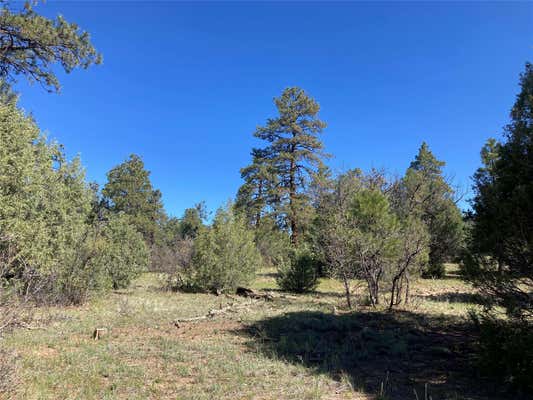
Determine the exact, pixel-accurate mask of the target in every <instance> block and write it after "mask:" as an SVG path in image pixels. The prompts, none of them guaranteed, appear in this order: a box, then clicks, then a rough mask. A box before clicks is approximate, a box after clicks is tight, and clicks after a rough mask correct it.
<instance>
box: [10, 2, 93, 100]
mask: <svg viewBox="0 0 533 400" xmlns="http://www.w3.org/2000/svg"><path fill="white" fill-rule="evenodd" d="M1 3H2V4H3V6H2V8H1V9H0V78H2V79H7V80H8V81H13V80H14V78H15V76H16V75H23V76H25V77H26V78H27V79H28V80H29V81H30V82H38V83H39V84H41V85H42V86H43V87H45V88H46V89H47V90H49V91H58V90H59V87H60V86H59V81H58V79H57V77H56V75H55V72H54V68H53V66H54V64H60V65H61V66H62V67H63V69H64V70H65V71H66V72H67V73H68V72H71V71H72V70H73V69H74V68H77V67H82V68H88V67H89V66H90V65H92V64H99V63H101V61H102V57H101V55H100V54H99V53H98V52H97V51H96V50H95V49H94V47H93V45H92V44H91V41H90V38H89V34H88V33H87V32H84V31H82V30H80V28H79V27H78V26H77V25H76V24H74V23H69V22H67V21H66V20H65V19H64V18H63V17H62V16H58V17H57V18H55V19H49V18H46V17H43V16H41V15H38V14H37V13H36V12H35V10H34V8H33V3H36V2H34V1H26V3H25V4H24V7H20V3H18V4H17V2H14V1H8V0H4V1H2V2H1Z"/></svg>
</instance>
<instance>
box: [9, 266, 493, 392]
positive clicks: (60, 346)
mask: <svg viewBox="0 0 533 400" xmlns="http://www.w3.org/2000/svg"><path fill="white" fill-rule="evenodd" d="M450 271H451V272H452V273H451V274H450V277H449V278H447V279H444V280H438V281H431V280H420V281H418V282H416V284H414V285H413V286H414V287H413V301H412V302H411V304H410V305H409V306H408V307H405V308H403V309H401V310H399V311H396V312H393V313H388V312H386V311H384V310H371V309H369V308H368V307H365V306H359V307H358V308H357V309H356V310H355V311H351V312H349V311H348V310H346V309H345V308H344V300H343V298H342V295H341V293H342V291H341V287H340V285H339V284H338V283H337V282H334V281H331V280H323V281H322V282H321V284H320V286H319V288H318V290H317V292H316V293H313V294H309V295H302V296H295V297H286V298H277V299H276V300H274V301H272V302H264V301H259V302H255V303H250V304H248V305H242V306H240V307H239V309H238V311H237V312H235V313H230V314H227V315H222V316H218V317H215V318H213V319H208V320H203V321H202V320H201V321H198V322H189V323H182V324H180V326H179V327H176V326H175V325H174V323H173V321H174V320H175V319H177V318H188V317H195V316H200V315H204V314H206V313H207V312H208V311H209V310H211V309H219V308H221V307H225V306H226V305H228V304H229V303H232V302H235V300H233V299H230V298H227V297H225V296H219V297H217V296H213V295H204V294H185V293H169V292H163V291H161V290H160V289H159V286H160V285H159V282H158V280H157V277H156V276H155V275H153V274H146V275H144V276H143V277H142V278H141V279H139V280H138V281H137V282H135V284H134V285H133V287H132V288H131V289H129V290H125V291H117V292H115V293H112V294H110V295H108V296H106V297H105V298H101V299H96V300H94V301H92V302H91V303H90V304H87V305H86V306H83V307H79V308H67V309H66V308H52V309H49V310H46V311H44V310H41V311H40V313H41V314H42V315H41V318H42V319H43V321H39V320H37V321H36V322H35V325H37V326H36V327H37V328H39V329H33V330H26V329H24V330H17V331H15V332H13V333H11V334H9V335H8V336H6V337H5V338H4V339H3V344H2V345H3V346H4V347H5V348H7V349H9V350H12V351H14V352H15V354H16V357H17V358H16V361H15V362H16V365H17V367H18V375H17V380H18V385H16V392H15V394H13V395H12V396H11V397H13V398H17V399H146V398H150V399H213V398H216V399H370V398H381V399H416V398H417V397H416V395H415V393H414V390H416V391H417V393H418V398H419V399H423V398H424V391H425V390H426V388H427V390H428V392H429V394H430V395H431V396H432V398H433V399H434V400H437V399H497V398H502V396H500V395H498V394H497V392H495V390H494V388H491V387H490V384H489V383H488V382H484V381H482V380H480V379H478V378H477V377H476V376H475V375H474V374H473V371H475V368H473V367H472V362H473V361H474V359H473V355H472V350H471V347H472V342H473V341H474V340H475V333H474V332H472V330H471V328H470V326H469V325H468V323H467V318H466V316H467V312H468V310H469V309H470V308H476V307H479V306H478V305H477V302H476V300H477V297H476V295H475V293H474V291H473V290H472V288H470V287H469V286H468V285H466V284H464V283H462V282H461V281H460V280H458V279H457V278H456V277H453V271H452V270H450ZM254 287H255V288H257V289H270V290H276V289H277V287H276V284H275V276H274V271H263V272H262V273H261V274H260V275H259V276H258V278H257V280H256V282H255V283H254ZM362 292H363V290H361V293H362ZM360 300H361V301H363V298H361V299H360ZM238 301H239V302H243V303H246V302H249V300H246V299H240V300H238ZM334 309H335V310H334ZM337 310H338V311H337ZM44 320H46V323H45V322H44ZM38 325H42V326H38ZM97 327H105V328H107V329H108V333H107V334H106V335H105V336H104V337H103V338H102V339H101V340H96V341H95V340H93V339H92V337H91V335H92V332H93V330H94V329H95V328H97ZM41 328H42V329H41ZM0 398H2V395H0Z"/></svg>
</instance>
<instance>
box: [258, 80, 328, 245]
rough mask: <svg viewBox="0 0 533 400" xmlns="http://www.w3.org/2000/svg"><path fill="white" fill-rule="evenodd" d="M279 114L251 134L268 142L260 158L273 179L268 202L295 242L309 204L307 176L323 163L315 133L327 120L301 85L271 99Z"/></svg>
mask: <svg viewBox="0 0 533 400" xmlns="http://www.w3.org/2000/svg"><path fill="white" fill-rule="evenodd" d="M274 103H275V105H276V107H277V110H278V114H279V115H278V117H276V118H270V119H268V120H267V123H266V125H265V126H263V127H258V128H257V130H256V132H255V133H254V136H255V137H257V138H259V139H262V140H266V141H267V142H268V143H269V145H268V146H267V147H266V148H265V149H264V150H263V151H262V152H261V161H260V162H259V160H257V161H256V162H255V164H256V165H262V163H263V162H265V163H267V165H268V166H269V168H270V167H271V168H272V170H273V171H274V173H275V175H276V181H273V182H270V183H272V185H271V190H270V193H269V196H270V201H271V203H272V204H271V205H272V207H273V208H274V210H275V212H276V213H277V214H278V215H280V216H281V218H282V219H283V220H284V224H285V225H286V227H287V228H288V229H289V230H290V233H291V241H292V243H293V244H297V243H298V236H299V234H300V232H301V231H302V230H303V228H304V226H303V225H304V224H303V222H304V219H305V214H306V212H307V208H308V207H309V197H308V195H307V194H306V193H305V189H306V186H307V184H308V183H309V181H310V177H311V176H312V175H313V174H315V173H316V171H317V169H318V168H321V167H323V162H322V158H323V157H325V156H326V154H325V153H324V152H323V144H322V142H321V141H320V140H319V138H318V135H319V134H320V133H321V132H322V130H323V129H324V128H325V126H326V124H325V123H324V122H323V121H321V120H320V119H318V117H317V115H318V112H319V110H320V106H319V105H318V103H317V102H316V101H315V100H314V99H312V98H311V97H309V96H308V95H307V94H306V93H305V92H304V91H303V90H302V89H300V88H297V87H291V88H287V89H285V90H284V91H283V93H282V95H281V96H280V97H278V98H276V99H274Z"/></svg>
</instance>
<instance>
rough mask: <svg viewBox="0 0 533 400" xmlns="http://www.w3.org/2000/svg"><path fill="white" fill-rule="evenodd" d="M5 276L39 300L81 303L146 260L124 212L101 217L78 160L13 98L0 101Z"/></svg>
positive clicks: (0, 272) (120, 283) (0, 241)
mask: <svg viewBox="0 0 533 400" xmlns="http://www.w3.org/2000/svg"><path fill="white" fill-rule="evenodd" d="M0 143H1V146H0V264H1V265H0V279H1V280H2V284H3V285H4V286H5V287H8V288H10V290H12V291H13V290H14V291H16V292H18V293H20V294H24V295H25V296H26V297H27V296H31V297H32V298H33V299H34V300H37V301H46V302H59V303H81V302H83V301H84V300H85V299H86V298H87V297H88V296H89V295H90V293H91V292H92V291H94V290H104V289H106V288H108V287H109V286H111V284H110V283H109V282H112V286H115V287H124V286H125V285H126V284H127V283H129V280H130V279H131V278H132V277H133V276H135V273H136V271H137V270H139V269H141V268H143V265H145V264H146V259H145V257H146V256H147V253H146V248H145V245H144V244H143V243H140V242H139V241H138V238H139V234H138V233H137V232H136V231H135V230H134V228H133V227H132V226H131V225H129V223H128V221H127V220H126V219H125V217H121V216H113V215H112V216H108V218H107V219H106V220H105V221H103V220H101V219H100V217H101V215H100V214H101V210H95V204H96V203H97V198H98V196H97V193H96V192H95V190H94V188H93V187H91V186H90V185H88V184H87V183H86V181H85V176H84V172H83V169H82V167H81V164H80V160H79V159H78V158H75V159H74V160H72V161H70V162H69V161H67V160H66V158H65V155H64V153H63V150H62V147H61V146H60V145H58V144H55V143H48V142H46V140H45V139H44V138H43V137H42V136H41V134H40V132H39V129H38V128H37V126H36V125H35V123H34V122H33V121H32V120H31V118H29V117H26V116H25V115H24V114H23V113H22V112H21V111H20V110H19V109H18V108H17V105H16V102H15V101H10V102H4V103H0Z"/></svg>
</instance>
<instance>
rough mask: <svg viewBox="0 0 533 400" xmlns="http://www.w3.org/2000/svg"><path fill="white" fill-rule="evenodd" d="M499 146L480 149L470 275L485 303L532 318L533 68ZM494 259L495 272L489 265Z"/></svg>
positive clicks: (529, 66) (493, 144)
mask: <svg viewBox="0 0 533 400" xmlns="http://www.w3.org/2000/svg"><path fill="white" fill-rule="evenodd" d="M520 85H521V92H520V93H519V95H518V96H517V99H516V102H515V104H514V106H513V108H512V110H511V122H510V123H509V124H508V125H507V126H506V128H505V139H506V141H505V142H503V143H501V144H500V143H497V142H495V141H494V140H492V141H489V142H488V143H487V144H486V145H485V146H484V148H483V149H482V152H481V156H482V162H483V164H484V166H483V167H482V168H480V169H479V170H478V171H477V173H476V174H475V175H474V189H475V193H476V195H475V198H474V200H473V203H472V206H473V210H474V215H473V223H474V224H473V228H472V238H471V243H470V250H471V254H470V255H471V257H469V259H468V260H467V261H468V262H467V267H468V268H467V269H468V272H470V273H472V272H474V274H472V276H471V277H472V278H473V280H474V282H475V283H476V284H478V286H480V287H481V289H482V291H483V292H484V293H486V294H487V295H488V296H487V298H488V299H492V300H494V301H495V302H496V303H498V304H501V305H504V306H505V307H506V309H507V311H508V312H509V314H511V315H514V316H529V317H531V315H533V297H532V295H531V293H532V288H533V65H532V64H529V63H527V64H526V70H525V72H524V73H523V74H522V75H521V78H520ZM487 256H488V260H493V261H494V263H495V264H496V265H497V267H494V266H493V265H492V263H491V262H489V261H487Z"/></svg>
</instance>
